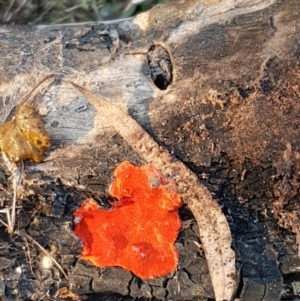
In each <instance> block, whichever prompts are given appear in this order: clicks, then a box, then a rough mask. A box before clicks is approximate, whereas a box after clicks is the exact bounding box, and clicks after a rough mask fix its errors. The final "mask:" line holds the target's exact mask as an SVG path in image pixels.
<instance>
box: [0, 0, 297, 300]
mask: <svg viewBox="0 0 300 301" xmlns="http://www.w3.org/2000/svg"><path fill="white" fill-rule="evenodd" d="M299 41H300V2H299V1H297V0H286V1H279V0H268V1H263V0H240V1H233V0H232V1H229V0H222V1H213V0H202V1H195V0H188V1H187V0H186V1H178V2H173V1H170V2H167V3H164V4H161V5H158V6H156V7H154V8H153V9H152V10H150V11H149V12H146V13H142V14H140V15H138V16H137V17H135V18H132V19H126V20H119V21H112V22H106V23H87V24H76V25H55V26H35V27H9V26H6V27H2V28H1V31H0V61H1V63H0V66H1V67H2V68H1V70H0V91H1V94H0V95H1V98H0V121H1V122H5V121H6V120H7V119H9V118H11V117H12V116H13V112H14V110H13V109H14V107H16V106H17V105H18V104H20V102H21V101H22V99H23V97H24V95H26V94H27V93H28V92H29V91H30V90H31V89H32V87H33V86H35V85H36V84H37V83H38V82H39V81H40V80H42V79H43V77H45V76H46V75H49V74H56V75H57V78H58V79H62V80H63V81H61V82H60V81H59V80H58V81H57V82H56V83H55V85H52V86H51V87H49V88H48V89H47V90H46V91H45V92H44V93H42V94H41V95H40V97H39V99H38V107H39V111H40V113H41V114H42V115H43V119H44V122H45V127H46V130H47V132H48V133H49V135H50V137H51V139H52V146H51V148H50V149H49V151H48V152H47V154H46V155H45V156H44V160H43V162H42V163H40V164H36V163H33V162H26V163H25V174H26V183H25V184H24V185H25V187H26V190H27V196H26V197H25V198H24V200H23V202H22V209H20V210H19V212H18V227H19V229H22V230H24V231H26V233H28V234H29V235H31V236H32V237H33V238H34V239H35V240H37V241H38V242H39V243H40V244H41V245H42V246H44V247H46V248H48V249H49V250H50V251H51V250H52V252H53V254H54V255H53V256H56V258H57V259H58V260H59V262H60V263H61V265H62V267H63V268H64V269H65V270H66V271H67V273H68V276H69V280H66V279H63V280H61V279H60V277H61V275H59V272H58V271H56V269H55V268H51V269H49V270H47V269H43V268H42V267H41V264H40V262H41V261H42V256H43V255H42V254H40V251H39V250H38V249H35V247H34V245H32V244H31V243H30V241H26V243H25V242H24V241H23V240H22V239H21V238H20V237H15V236H12V237H9V236H8V234H6V233H4V232H3V233H2V234H0V248H3V253H1V254H0V276H1V277H2V279H3V280H4V282H3V284H1V283H0V296H1V297H2V298H3V299H4V300H5V299H9V300H10V299H11V300H13V299H18V298H19V299H23V300H26V298H27V299H29V300H37V299H38V298H41V296H43V294H48V295H50V296H57V294H58V289H59V288H61V287H67V288H68V289H69V290H70V291H72V292H74V294H76V295H77V296H79V295H82V294H88V295H89V300H93V298H97V295H96V294H97V293H101V294H105V293H107V292H110V293H116V294H120V295H121V296H123V297H119V298H124V300H125V298H129V297H131V298H137V297H145V298H149V299H150V298H152V297H155V298H157V299H159V300H166V299H168V300H192V299H193V298H198V299H200V298H202V299H203V300H207V299H208V298H213V290H212V286H211V282H210V279H209V276H208V271H207V265H206V263H205V259H204V255H203V253H201V252H199V248H198V247H197V248H195V244H196V245H200V243H201V242H200V241H199V238H198V237H199V235H198V234H199V233H197V227H196V223H195V220H194V218H193V217H192V216H191V214H190V212H189V211H188V208H184V209H183V210H182V212H181V214H182V218H183V221H184V223H183V231H182V233H181V234H180V237H179V239H178V241H177V244H176V245H177V247H178V249H179V252H180V264H179V268H178V271H176V272H174V274H172V275H168V276H167V277H165V278H164V279H158V280H153V281H142V280H140V279H138V278H136V277H133V276H132V275H131V274H130V273H129V272H127V271H125V270H122V269H119V268H111V269H105V270H104V269H103V270H102V269H101V270H100V269H97V268H95V267H93V266H91V265H90V264H89V263H86V262H83V261H81V260H79V259H78V258H79V254H80V251H81V244H80V241H79V240H78V239H77V238H76V237H75V236H74V234H73V232H72V229H71V224H72V212H73V211H74V210H75V209H76V208H77V207H78V206H79V205H80V203H81V202H82V200H83V199H84V198H85V197H87V196H94V197H95V198H98V199H99V200H103V199H104V198H105V196H107V195H108V187H109V184H110V182H111V179H112V173H113V170H114V168H115V167H116V165H117V164H118V163H120V162H122V161H124V160H128V161H131V162H133V163H136V164H142V163H145V162H142V160H141V158H139V157H138V155H137V154H136V153H135V152H134V151H133V149H132V148H131V147H130V146H129V145H128V144H127V143H126V142H125V141H124V140H123V139H122V138H121V137H120V136H119V135H117V134H116V132H115V130H114V129H113V128H112V127H111V126H110V123H109V121H108V120H106V119H105V118H104V117H103V116H101V114H98V113H97V112H96V109H95V108H93V106H91V105H90V104H89V103H88V101H87V100H86V99H85V98H84V97H83V96H82V95H80V94H79V93H78V92H77V91H76V90H75V89H74V88H72V86H71V85H67V84H66V83H65V82H64V81H73V82H75V83H77V84H79V85H81V86H84V87H86V88H87V89H89V90H91V91H93V92H94V93H95V94H98V95H101V96H103V97H105V98H106V99H108V100H111V101H112V102H113V103H114V104H115V105H117V106H120V107H121V108H123V109H124V110H127V111H128V113H129V114H130V115H131V116H132V117H133V118H134V119H135V120H137V122H138V123H139V124H140V125H141V126H142V127H143V128H144V129H145V130H146V131H147V132H148V133H149V134H150V135H151V136H152V137H153V138H154V139H155V140H156V141H157V142H158V144H159V145H161V146H164V147H166V148H167V149H168V151H169V152H170V153H172V154H174V155H175V156H176V157H177V158H178V159H179V160H181V161H182V162H184V163H185V164H186V165H187V166H188V167H189V168H190V169H191V170H193V171H194V172H195V173H196V174H197V175H198V177H199V179H200V181H201V182H203V184H204V185H206V186H207V187H208V189H209V190H210V192H211V193H212V194H213V195H214V197H215V199H216V200H217V201H218V203H219V205H220V206H221V208H222V210H223V212H224V213H225V214H226V217H227V220H228V223H229V225H230V228H231V232H232V237H233V241H234V243H233V249H234V250H235V252H236V256H237V258H236V266H237V270H238V272H239V279H238V287H237V291H236V295H235V298H240V299H241V300H245V301H246V300H251V301H255V300H270V301H276V300H281V299H282V298H290V299H289V300H293V298H296V297H297V294H298V292H297V284H299V281H300V274H299V266H300V259H299V246H298V245H297V242H298V241H299V235H300V226H299V214H298V211H297V210H299V209H298V208H299V205H298V203H299V196H298V191H299V187H300V186H299V181H300V180H299V176H298V174H299V172H300V161H299V160H300V159H299V158H300V153H299V151H300V147H299V145H300V141H299V140H300V138H299V133H298V129H299V126H300V119H299V112H300V111H299V106H300V105H299V97H300V84H299V80H300V42H299ZM1 170H3V172H2V173H0V179H1V183H2V184H3V185H4V187H5V183H6V182H7V177H8V176H7V174H5V172H4V171H5V168H4V167H2V168H1ZM1 170H0V171H1ZM7 189H8V188H7ZM3 229H4V228H3ZM297 237H298V239H297ZM53 245H55V248H54V247H53V248H54V249H52V248H51V246H53ZM24 246H25V247H24ZM23 247H24V248H23ZM1 266H2V268H1ZM18 266H20V267H21V268H22V273H21V274H18V273H17V272H16V268H17V267H18ZM31 269H32V270H31ZM125 296H127V297H125ZM107 300H109V297H107ZM111 300H112V299H111Z"/></svg>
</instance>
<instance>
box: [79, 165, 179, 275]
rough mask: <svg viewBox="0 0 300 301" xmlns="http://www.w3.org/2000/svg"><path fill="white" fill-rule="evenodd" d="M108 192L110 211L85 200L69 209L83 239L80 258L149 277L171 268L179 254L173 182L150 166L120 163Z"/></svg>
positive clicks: (175, 192) (175, 198)
mask: <svg viewBox="0 0 300 301" xmlns="http://www.w3.org/2000/svg"><path fill="white" fill-rule="evenodd" d="M114 176H115V180H114V181H113V183H112V185H111V188H110V194H111V195H112V196H114V197H116V198H117V199H118V200H117V201H115V202H113V203H112V205H113V207H114V209H113V210H109V211H107V210H101V209H99V206H98V204H97V203H96V202H95V201H94V200H93V199H87V200H86V201H84V203H83V204H82V206H81V207H80V208H79V209H77V210H76V211H75V212H74V221H75V234H76V235H77V236H79V237H80V238H81V239H82V241H83V243H84V247H83V251H82V254H81V257H82V258H83V259H86V260H90V261H91V262H93V264H95V265H96V266H98V267H102V268H104V267H110V266H120V267H123V268H125V269H128V270H130V271H132V272H133V273H134V274H135V275H137V276H138V277H141V278H144V279H151V278H156V277H161V276H165V275H166V274H168V273H170V272H171V271H173V270H174V269H175V268H176V266H177V263H178V258H179V254H178V252H177V250H176V248H175V246H174V242H175V239H176V237H177V235H178V231H179V230H180V228H181V220H180V218H179V214H178V208H179V207H180V206H181V205H182V198H181V196H180V195H179V194H178V193H177V191H176V188H175V184H174V182H173V181H172V180H170V179H168V178H166V177H164V176H163V175H162V174H161V173H160V172H159V171H157V170H156V169H155V168H154V167H153V166H152V165H150V164H147V165H143V166H141V167H138V166H134V165H132V164H131V163H130V162H128V161H125V162H123V163H121V164H120V165H119V166H118V167H117V168H116V170H115V172H114Z"/></svg>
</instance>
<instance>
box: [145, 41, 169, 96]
mask: <svg viewBox="0 0 300 301" xmlns="http://www.w3.org/2000/svg"><path fill="white" fill-rule="evenodd" d="M147 59H148V64H149V68H150V73H151V78H152V80H153V82H154V84H155V86H156V87H157V88H159V89H160V90H166V89H167V88H168V86H169V85H170V83H171V82H172V63H171V59H170V55H169V53H168V52H167V50H166V49H165V48H163V47H162V46H159V45H154V46H152V47H151V48H150V50H149V52H148V54H147Z"/></svg>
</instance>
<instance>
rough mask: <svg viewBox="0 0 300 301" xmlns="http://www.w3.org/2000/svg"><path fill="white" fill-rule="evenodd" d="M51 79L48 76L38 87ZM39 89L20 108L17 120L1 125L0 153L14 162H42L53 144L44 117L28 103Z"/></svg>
mask: <svg viewBox="0 0 300 301" xmlns="http://www.w3.org/2000/svg"><path fill="white" fill-rule="evenodd" d="M49 77H52V76H47V77H46V78H45V79H43V80H42V81H41V82H40V83H39V84H38V85H37V87H38V86H39V85H40V84H41V83H42V82H44V81H45V80H46V79H48V78H49ZM37 87H35V88H34V89H33V90H32V91H31V92H30V93H29V94H28V96H27V97H26V98H25V100H24V101H23V102H22V103H21V105H20V106H19V107H18V109H17V111H16V115H15V118H14V119H13V120H11V121H8V122H6V123H4V124H2V125H0V151H3V152H4V153H5V154H6V155H7V156H8V157H9V158H10V160H12V161H13V162H18V161H20V160H26V159H32V160H33V161H35V162H37V163H38V162H41V161H42V156H43V154H44V153H45V151H46V150H47V149H48V148H49V146H50V144H51V141H50V137H49V136H48V134H47V132H46V130H45V127H44V123H43V120H42V116H41V115H40V114H39V113H38V111H37V110H36V108H35V106H34V105H33V104H28V103H27V100H28V98H29V96H30V95H31V94H32V93H33V91H34V90H35V89H36V88H37Z"/></svg>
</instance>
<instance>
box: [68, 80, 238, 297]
mask: <svg viewBox="0 0 300 301" xmlns="http://www.w3.org/2000/svg"><path fill="white" fill-rule="evenodd" d="M69 83H70V84H71V85H72V86H73V87H74V88H75V89H77V90H78V91H79V92H80V93H82V94H83V96H84V97H85V98H86V99H87V100H88V101H89V102H90V103H91V104H92V105H93V106H94V107H95V108H96V110H97V111H98V112H99V113H100V114H101V115H102V116H105V117H106V118H107V120H108V121H109V122H110V124H111V125H112V126H113V127H114V128H115V130H116V131H117V132H118V133H119V134H120V135H121V136H122V137H123V139H124V140H125V141H127V143H128V144H129V145H130V146H131V147H132V148H133V149H134V151H135V152H136V153H137V154H138V155H139V156H140V157H141V158H143V159H144V160H145V161H146V162H148V163H150V164H152V165H153V166H154V167H155V168H157V169H158V170H160V171H162V172H163V173H164V174H167V175H169V176H170V177H171V178H172V179H174V181H175V183H176V186H177V188H178V192H179V193H180V194H181V195H182V197H183V199H184V201H185V202H186V203H187V205H188V206H189V208H190V209H191V211H192V213H193V214H194V216H195V218H196V221H197V223H198V227H199V232H200V238H201V241H202V244H203V248H204V252H205V256H206V260H207V263H208V268H209V272H210V276H211V280H212V284H213V288H214V293H215V298H216V300H217V301H221V300H222V301H223V300H231V299H232V296H233V294H234V291H235V287H236V281H235V275H236V270H235V253H234V251H233V250H232V249H231V243H232V238H231V233H230V229H229V225H228V223H227V220H226V217H225V216H224V214H223V212H222V211H221V209H220V207H219V206H218V204H217V203H216V202H215V201H214V200H213V198H212V195H211V193H210V192H209V190H208V189H207V188H206V187H205V186H204V185H203V184H201V183H200V182H199V180H198V177H197V176H196V174H194V173H193V172H192V171H191V170H190V169H188V168H187V167H186V166H185V165H184V164H183V163H182V162H181V161H179V160H178V159H176V158H175V157H174V156H172V155H171V154H170V153H169V152H168V151H167V150H165V149H164V148H162V147H160V146H159V145H158V144H157V143H156V142H155V141H154V140H153V138H152V137H151V136H150V135H149V134H148V133H147V132H146V131H145V130H144V129H143V128H142V127H141V126H140V125H139V124H138V123H137V122H136V121H135V120H134V119H133V118H132V117H130V116H129V115H128V114H127V113H126V112H124V111H123V110H121V109H120V108H118V107H117V106H116V105H114V104H112V103H110V102H109V101H107V100H105V99H103V98H101V97H99V96H97V95H95V94H93V93H92V92H90V91H89V90H87V89H85V88H83V87H81V86H79V85H77V84H75V83H73V82H69Z"/></svg>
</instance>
